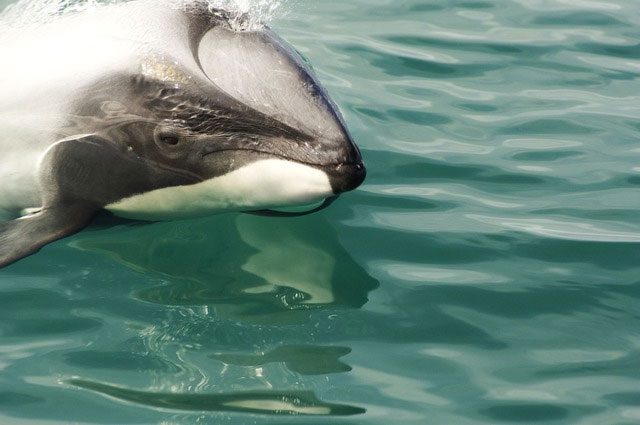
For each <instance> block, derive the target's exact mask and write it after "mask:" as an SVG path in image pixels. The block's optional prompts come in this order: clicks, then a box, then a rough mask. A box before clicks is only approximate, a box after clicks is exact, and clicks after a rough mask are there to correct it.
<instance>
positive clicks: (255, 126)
mask: <svg viewBox="0 0 640 425" xmlns="http://www.w3.org/2000/svg"><path fill="white" fill-rule="evenodd" d="M243 19H247V18H246V16H240V15H236V14H232V13H229V12H226V11H224V10H220V9H213V8H211V7H210V6H209V5H208V4H207V3H206V2H204V1H199V0H195V1H194V2H192V3H189V4H187V5H186V6H181V7H176V6H171V5H170V4H168V3H164V2H157V1H148V0H139V1H133V2H128V3H122V4H116V5H108V6H102V7H98V8H97V9H95V10H91V11H85V12H79V13H72V14H68V15H65V16H62V17H59V18H57V19H54V20H53V21H52V22H49V23H46V24H43V25H39V26H35V27H25V28H24V29H22V30H19V29H16V30H15V31H5V32H4V34H3V35H2V36H0V57H1V58H2V66H0V93H2V94H1V95H0V152H1V153H2V154H1V155H0V210H4V211H8V212H9V213H10V214H11V217H9V218H13V219H12V220H9V221H5V222H3V223H0V268H1V267H4V266H7V265H9V264H11V263H13V262H15V261H17V260H19V259H21V258H24V257H25V256H28V255H30V254H33V253H35V252H37V251H38V250H39V249H40V248H41V247H43V246H44V245H46V244H48V243H50V242H52V241H55V240H58V239H61V238H63V237H66V236H69V235H71V234H74V233H76V232H79V231H80V230H82V229H83V228H84V227H86V226H87V225H88V224H89V223H90V222H91V220H92V219H93V217H94V216H95V215H96V214H97V213H98V212H99V211H101V210H107V211H109V212H111V213H112V214H114V215H116V216H119V217H124V218H128V219H135V220H147V221H156V220H173V219H182V218H188V217H200V216H206V215H209V214H214V213H217V212H221V211H245V212H252V211H254V212H255V211H270V210H276V209H277V208H280V207H288V206H307V205H326V204H328V203H329V202H330V201H331V200H332V199H334V198H335V197H336V196H337V195H339V194H341V193H343V192H346V191H349V190H353V189H355V188H356V187H358V186H359V185H360V184H361V183H362V182H363V181H364V179H365V175H366V170H365V167H364V164H363V162H362V157H361V154H360V151H359V149H358V148H357V146H356V145H355V143H354V142H353V140H352V137H351V136H350V134H349V131H348V130H347V127H346V125H345V122H344V119H343V118H342V116H341V114H340V112H339V110H338V108H337V107H336V105H335V104H334V103H333V102H332V101H331V99H330V98H329V96H328V94H327V92H326V91H325V90H324V89H323V87H322V86H321V85H320V83H319V82H318V79H317V77H316V76H315V74H314V72H313V71H312V69H311V68H310V66H309V65H308V63H307V61H306V60H304V59H303V58H302V56H301V55H300V54H299V53H297V52H296V50H295V49H294V48H293V47H292V46H291V45H289V44H288V43H287V42H285V41H284V40H283V39H281V38H280V37H278V36H277V35H276V34H275V33H274V32H273V31H272V30H271V29H270V28H269V27H267V26H263V25H262V26H257V27H256V26H248V25H238V23H239V22H240V23H242V20H243Z"/></svg>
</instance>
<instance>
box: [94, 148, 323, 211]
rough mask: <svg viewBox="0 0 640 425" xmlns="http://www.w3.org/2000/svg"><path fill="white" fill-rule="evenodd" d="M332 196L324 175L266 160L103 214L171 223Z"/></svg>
mask: <svg viewBox="0 0 640 425" xmlns="http://www.w3.org/2000/svg"><path fill="white" fill-rule="evenodd" d="M283 181H285V182H288V183H287V184H283V183H282V182H283ZM332 193H333V192H332V190H331V184H330V183H329V179H328V178H327V175H326V174H325V173H323V172H322V171H320V170H318V169H315V168H312V167H309V166H306V165H303V164H297V163H295V162H291V161H284V160H281V159H267V160H262V161H257V162H254V163H252V164H249V165H247V166H245V167H242V168H240V169H238V170H236V171H233V172H231V173H229V174H225V175H224V176H220V177H215V178H213V179H209V180H206V181H204V182H202V183H198V184H194V185H188V186H177V187H168V188H164V189H158V190H155V191H153V192H147V193H144V194H140V195H136V196H133V197H130V198H126V199H123V200H121V201H119V202H117V203H114V204H110V205H107V206H106V207H105V209H107V210H109V211H111V212H112V213H114V214H115V215H117V216H120V217H124V218H134V219H141V220H167V219H175V218H188V217H197V216H202V215H203V214H206V213H210V212H211V211H223V210H235V209H244V210H252V209H262V208H267V207H282V206H287V205H305V204H313V203H314V202H317V201H318V200H320V199H325V198H327V197H329V196H331V195H332Z"/></svg>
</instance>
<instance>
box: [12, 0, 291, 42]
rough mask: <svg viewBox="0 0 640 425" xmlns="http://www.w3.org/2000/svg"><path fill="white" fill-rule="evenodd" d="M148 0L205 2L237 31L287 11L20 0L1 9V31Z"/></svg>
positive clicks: (232, 2) (240, 3)
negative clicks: (223, 15)
mask: <svg viewBox="0 0 640 425" xmlns="http://www.w3.org/2000/svg"><path fill="white" fill-rule="evenodd" d="M130 1H147V2H151V3H154V2H155V3H157V4H158V6H169V7H173V8H189V7H192V6H194V5H195V4H202V3H205V4H206V5H207V6H208V7H209V9H210V10H211V11H212V13H218V12H216V11H225V12H226V13H225V17H227V18H229V20H230V24H231V27H232V28H234V29H235V30H237V31H251V30H257V29H260V28H263V27H264V25H266V24H268V23H269V22H271V21H272V20H273V19H275V18H276V17H277V16H281V15H282V14H284V8H283V7H282V5H283V2H282V1H281V0H178V1H175V0H174V1H171V0H18V1H17V2H15V3H12V4H10V5H9V6H7V7H6V8H5V9H4V10H3V11H2V12H0V34H2V33H3V32H6V31H11V30H15V29H17V28H25V27H33V26H39V25H42V24H46V23H48V22H51V21H53V20H55V19H58V18H60V17H62V16H67V15H70V14H74V13H79V12H86V11H93V10H97V9H99V8H102V7H105V6H109V5H113V4H119V3H128V2H130Z"/></svg>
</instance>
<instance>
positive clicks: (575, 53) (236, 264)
mask: <svg viewBox="0 0 640 425" xmlns="http://www.w3.org/2000/svg"><path fill="white" fill-rule="evenodd" d="M284 8H285V9H288V13H287V14H285V15H283V16H282V17H281V18H279V19H276V20H275V21H274V22H273V23H272V25H273V26H274V27H275V28H276V29H277V31H278V32H279V33H280V34H282V35H283V36H284V37H285V38H286V39H288V40H289V41H291V42H292V43H293V44H295V45H296V46H297V47H298V48H299V50H300V51H301V52H303V54H305V55H306V56H307V57H308V58H309V59H310V60H311V61H312V62H313V64H314V65H315V67H316V69H317V71H318V73H319V75H320V76H321V79H322V80H323V81H324V83H325V85H326V86H327V88H328V89H329V91H330V92H331V93H332V95H333V97H334V98H335V100H336V102H337V103H338V104H339V105H340V107H341V108H342V110H343V111H344V113H345V116H346V119H347V121H348V123H349V125H350V127H351V129H352V131H353V133H354V136H355V138H356V139H357V140H358V142H359V144H360V146H361V147H362V148H363V154H364V156H365V158H366V160H367V164H368V167H369V170H370V177H369V179H368V180H367V184H366V185H365V186H364V187H362V188H361V189H360V190H358V191H357V192H355V193H352V194H348V195H347V196H343V197H342V198H341V199H340V200H339V201H337V202H336V203H335V204H334V205H333V206H332V207H331V208H330V209H328V210H325V211H323V212H321V213H319V214H316V215H313V216H311V217H306V218H300V219H281V218H279V219H276V218H263V217H253V216H246V215H234V214H228V215H221V216H217V217H212V218H209V219H205V220H196V221H184V222H174V223H161V224H151V225H138V224H134V223H123V222H118V221H112V220H111V219H108V218H103V219H101V220H100V221H99V222H98V223H97V224H96V225H94V226H93V227H91V228H90V229H89V230H88V231H85V232H83V233H81V234H79V235H77V236H75V237H73V238H71V239H68V240H65V241H62V242H59V243H56V244H53V245H51V246H49V247H47V248H45V249H44V250H43V251H42V252H41V253H39V254H38V255H36V256H33V257H31V258H29V259H27V260H25V261H23V262H20V263H18V264H16V265H14V266H12V267H10V268H8V269H5V270H2V271H0V338H1V339H0V423H2V424H44V423H47V424H51V423H61V424H62V423H70V422H74V423H86V424H112V423H123V424H196V423H198V424H222V423H224V424H227V423H229V424H254V423H259V424H319V425H320V424H322V425H324V424H340V425H342V424H345V425H346V424H380V425H388V424H456V425H459V424H462V425H464V424H499V423H527V424H531V423H545V424H546V423H548V424H597V425H603V424H617V425H631V424H637V423H640V369H639V368H640V273H639V272H640V266H639V264H640V262H639V260H640V216H639V214H638V210H639V209H640V190H639V189H640V143H639V139H640V119H639V118H640V84H639V77H640V29H639V28H640V4H639V3H638V2H637V1H634V0H618V1H605V0H513V1H502V0H494V1H488V0H485V1H471V0H466V1H463V0H460V1H458V0H447V1H445V0H442V1H435V0H433V1H429V0H340V1H338V0H331V1H327V0H322V1H316V0H298V1H296V2H293V3H288V4H285V5H284ZM294 414H295V415H296V416H292V415H294Z"/></svg>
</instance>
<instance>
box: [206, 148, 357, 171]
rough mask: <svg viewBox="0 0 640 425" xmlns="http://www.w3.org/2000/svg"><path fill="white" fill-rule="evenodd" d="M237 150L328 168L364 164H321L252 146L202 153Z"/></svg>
mask: <svg viewBox="0 0 640 425" xmlns="http://www.w3.org/2000/svg"><path fill="white" fill-rule="evenodd" d="M236 151H245V152H253V153H257V154H263V155H268V156H270V157H273V158H280V159H284V160H286V161H293V162H297V163H298V164H302V165H308V166H310V167H316V168H317V167H321V168H328V167H338V168H339V167H358V166H362V163H359V162H330V163H328V164H321V163H317V162H308V161H301V160H299V159H296V158H292V157H289V156H286V155H282V154H278V153H273V152H268V151H263V150H260V149H251V148H233V149H218V150H215V151H211V152H205V153H203V154H202V157H203V158H206V157H207V156H209V155H213V154H217V153H220V152H236Z"/></svg>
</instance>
